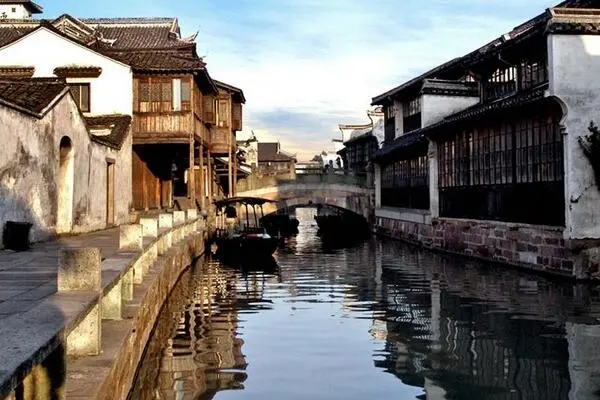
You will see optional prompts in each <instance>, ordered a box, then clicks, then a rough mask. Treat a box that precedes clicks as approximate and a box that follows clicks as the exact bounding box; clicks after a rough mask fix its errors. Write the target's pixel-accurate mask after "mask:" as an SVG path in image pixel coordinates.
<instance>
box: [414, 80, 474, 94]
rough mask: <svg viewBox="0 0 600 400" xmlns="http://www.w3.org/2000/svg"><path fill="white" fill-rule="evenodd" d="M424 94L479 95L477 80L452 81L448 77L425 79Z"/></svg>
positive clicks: (422, 90) (422, 91)
mask: <svg viewBox="0 0 600 400" xmlns="http://www.w3.org/2000/svg"><path fill="white" fill-rule="evenodd" d="M421 93H422V94H437V95H444V96H475V97H477V96H479V86H478V84H477V82H464V81H452V80H446V79H424V81H423V87H422V88H421Z"/></svg>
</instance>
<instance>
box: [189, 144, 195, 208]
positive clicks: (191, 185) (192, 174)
mask: <svg viewBox="0 0 600 400" xmlns="http://www.w3.org/2000/svg"><path fill="white" fill-rule="evenodd" d="M195 175H196V170H195V169H194V136H193V135H191V137H190V162H189V167H188V181H187V187H188V198H189V199H190V200H191V201H192V204H194V207H195V205H196V178H195Z"/></svg>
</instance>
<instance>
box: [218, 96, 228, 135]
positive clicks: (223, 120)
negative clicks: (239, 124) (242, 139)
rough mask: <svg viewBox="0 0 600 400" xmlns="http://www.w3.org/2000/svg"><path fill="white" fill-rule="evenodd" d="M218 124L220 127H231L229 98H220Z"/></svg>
mask: <svg viewBox="0 0 600 400" xmlns="http://www.w3.org/2000/svg"><path fill="white" fill-rule="evenodd" d="M217 107H218V109H217V118H218V121H217V125H218V126H219V127H220V128H229V115H230V112H229V100H228V99H219V101H218V102H217Z"/></svg>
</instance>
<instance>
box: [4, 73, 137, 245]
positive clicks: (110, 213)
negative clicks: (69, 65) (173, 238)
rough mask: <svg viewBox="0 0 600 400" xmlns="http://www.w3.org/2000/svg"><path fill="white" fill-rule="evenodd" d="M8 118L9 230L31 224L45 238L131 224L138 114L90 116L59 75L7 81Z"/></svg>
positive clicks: (34, 232)
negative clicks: (133, 144) (134, 124)
mask: <svg viewBox="0 0 600 400" xmlns="http://www.w3.org/2000/svg"><path fill="white" fill-rule="evenodd" d="M0 121H2V124H1V125H0V137H2V146H0V227H2V229H3V230H4V229H7V228H5V224H6V223H7V222H9V221H10V222H17V223H23V222H24V223H30V224H31V225H32V227H31V232H30V240H31V241H42V240H47V239H50V238H52V237H53V236H54V235H55V234H62V233H81V232H88V231H93V230H98V229H104V228H106V227H109V226H113V225H118V224H123V223H128V222H129V206H130V204H131V189H130V188H131V135H130V133H129V125H130V122H131V117H130V116H111V117H85V116H84V115H83V114H82V113H81V111H80V109H79V108H78V104H77V102H76V101H75V99H74V98H73V95H72V92H71V91H70V90H69V87H68V85H67V84H66V83H65V82H64V81H63V80H60V79H58V78H54V79H52V78H33V79H15V78H13V79H9V78H0ZM4 234H7V235H8V236H13V237H14V234H13V235H11V234H9V233H7V231H6V230H4ZM0 236H4V235H0ZM4 245H6V243H4V240H3V237H0V248H2V247H4Z"/></svg>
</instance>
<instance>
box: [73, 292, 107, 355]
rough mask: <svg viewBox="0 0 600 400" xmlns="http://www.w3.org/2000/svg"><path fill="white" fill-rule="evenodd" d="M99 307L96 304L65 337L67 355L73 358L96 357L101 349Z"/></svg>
mask: <svg viewBox="0 0 600 400" xmlns="http://www.w3.org/2000/svg"><path fill="white" fill-rule="evenodd" d="M100 317H101V313H100V305H99V304H96V305H95V306H94V307H93V308H92V309H91V310H90V312H89V314H88V315H87V316H86V317H85V318H84V319H83V321H81V322H80V323H79V325H77V327H76V328H75V329H73V330H72V331H71V333H69V335H68V336H67V355H68V356H74V357H85V356H97V355H99V354H100V351H101V349H102V347H101V340H102V334H101V332H102V330H101V327H100V324H101V319H100Z"/></svg>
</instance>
